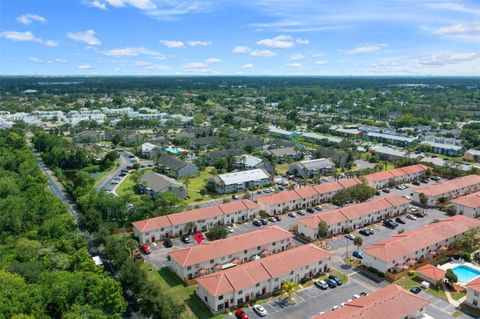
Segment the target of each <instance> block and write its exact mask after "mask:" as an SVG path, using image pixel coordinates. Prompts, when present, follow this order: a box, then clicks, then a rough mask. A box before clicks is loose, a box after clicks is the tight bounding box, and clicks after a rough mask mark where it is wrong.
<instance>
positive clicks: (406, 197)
mask: <svg viewBox="0 0 480 319" xmlns="http://www.w3.org/2000/svg"><path fill="white" fill-rule="evenodd" d="M402 197H403V198H405V199H408V200H411V199H412V198H411V197H410V196H408V195H403V196H402Z"/></svg>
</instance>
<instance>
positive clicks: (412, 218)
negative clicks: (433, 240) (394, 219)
mask: <svg viewBox="0 0 480 319" xmlns="http://www.w3.org/2000/svg"><path fill="white" fill-rule="evenodd" d="M407 218H408V219H411V220H417V219H418V218H417V217H416V216H414V215H412V214H407Z"/></svg>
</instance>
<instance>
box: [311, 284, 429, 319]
mask: <svg viewBox="0 0 480 319" xmlns="http://www.w3.org/2000/svg"><path fill="white" fill-rule="evenodd" d="M428 304H429V302H428V301H427V300H425V299H423V298H422V297H420V296H417V295H414V294H412V293H411V292H409V291H407V290H405V289H403V288H402V287H400V286H397V285H395V284H392V285H389V286H386V287H384V288H381V289H379V290H377V291H375V292H372V293H370V294H369V295H367V296H364V297H360V298H358V299H355V300H353V301H350V302H347V303H346V304H345V305H344V306H343V307H341V308H340V309H337V310H335V311H330V312H327V313H324V314H321V315H318V316H314V317H312V319H378V318H387V317H388V319H403V318H406V317H408V316H410V315H413V314H414V313H415V312H417V311H418V310H420V309H421V308H423V307H425V306H426V305H428Z"/></svg>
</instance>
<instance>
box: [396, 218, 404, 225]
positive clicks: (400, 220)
mask: <svg viewBox="0 0 480 319" xmlns="http://www.w3.org/2000/svg"><path fill="white" fill-rule="evenodd" d="M395 221H396V222H397V223H399V224H405V221H404V220H403V219H402V217H397V218H395Z"/></svg>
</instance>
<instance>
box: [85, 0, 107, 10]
mask: <svg viewBox="0 0 480 319" xmlns="http://www.w3.org/2000/svg"><path fill="white" fill-rule="evenodd" d="M86 3H87V4H88V5H89V6H91V7H94V8H98V9H102V10H107V4H106V3H105V2H102V1H99V0H92V1H87V2H86Z"/></svg>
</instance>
